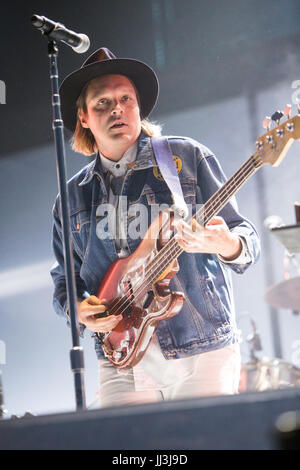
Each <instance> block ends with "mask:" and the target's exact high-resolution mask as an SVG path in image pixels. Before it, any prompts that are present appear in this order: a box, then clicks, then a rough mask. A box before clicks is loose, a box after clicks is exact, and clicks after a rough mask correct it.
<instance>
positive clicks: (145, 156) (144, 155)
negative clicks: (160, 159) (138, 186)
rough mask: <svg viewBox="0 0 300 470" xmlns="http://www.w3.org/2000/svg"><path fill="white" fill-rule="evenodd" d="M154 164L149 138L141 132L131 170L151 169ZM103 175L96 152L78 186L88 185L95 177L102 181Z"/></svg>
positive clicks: (98, 155)
mask: <svg viewBox="0 0 300 470" xmlns="http://www.w3.org/2000/svg"><path fill="white" fill-rule="evenodd" d="M155 164H156V163H155V159H154V155H153V150H152V145H151V137H149V136H148V135H146V134H145V133H144V132H143V131H142V132H141V133H140V136H139V138H138V148H137V155H136V159H135V162H134V166H133V170H143V169H145V168H149V167H153V166H155ZM104 174H105V172H104V170H103V167H102V164H101V158H100V154H99V152H98V153H97V156H96V158H95V160H93V161H92V162H91V163H90V164H89V165H87V166H86V167H85V175H84V178H83V180H82V181H81V182H80V183H79V186H83V185H85V184H87V183H89V182H90V181H91V180H92V178H93V177H94V176H95V175H97V176H99V177H100V178H101V179H103V178H104Z"/></svg>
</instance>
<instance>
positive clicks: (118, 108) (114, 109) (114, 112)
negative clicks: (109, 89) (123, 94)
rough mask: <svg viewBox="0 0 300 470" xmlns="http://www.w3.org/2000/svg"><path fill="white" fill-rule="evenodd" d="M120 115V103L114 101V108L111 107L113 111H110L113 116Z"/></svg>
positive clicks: (121, 110)
mask: <svg viewBox="0 0 300 470" xmlns="http://www.w3.org/2000/svg"><path fill="white" fill-rule="evenodd" d="M120 113H123V108H122V106H121V104H120V102H119V101H116V102H115V105H114V107H113V109H112V114H113V116H116V115H118V114H120Z"/></svg>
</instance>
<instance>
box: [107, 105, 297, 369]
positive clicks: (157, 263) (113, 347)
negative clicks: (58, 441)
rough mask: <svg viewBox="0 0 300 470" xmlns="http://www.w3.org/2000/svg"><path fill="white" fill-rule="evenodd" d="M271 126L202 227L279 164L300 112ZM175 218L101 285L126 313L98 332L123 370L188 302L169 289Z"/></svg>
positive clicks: (164, 217) (152, 232) (162, 222)
mask: <svg viewBox="0 0 300 470" xmlns="http://www.w3.org/2000/svg"><path fill="white" fill-rule="evenodd" d="M281 115H282V113H281ZM280 117H281V116H280ZM278 122H279V120H278ZM278 122H277V123H278ZM266 127H267V129H268V130H267V132H266V133H264V134H263V135H262V136H261V137H259V138H258V139H257V141H256V150H255V152H254V154H253V155H252V156H251V157H250V158H249V159H248V160H247V161H246V162H245V163H244V164H243V165H242V166H241V168H240V169H239V170H238V171H237V172H236V173H235V174H234V175H233V176H232V177H231V178H230V179H229V180H228V181H227V182H226V183H225V184H224V185H223V186H222V187H221V188H220V189H219V190H218V191H217V192H216V193H215V194H214V195H213V196H211V197H210V199H209V200H208V201H207V202H206V203H205V204H204V205H203V206H201V209H200V210H198V211H197V212H196V213H195V214H194V215H193V217H192V218H194V219H196V220H197V221H198V222H199V223H200V224H202V226H205V225H206V224H207V223H208V222H209V221H210V220H211V218H212V217H214V216H215V215H217V214H218V213H219V212H220V210H221V209H222V208H223V207H224V206H225V205H226V204H227V202H228V201H229V200H230V198H231V197H232V196H233V195H234V194H235V193H236V192H237V191H238V190H239V189H240V188H241V187H242V186H243V185H244V183H245V182H246V181H247V180H248V179H249V178H250V177H251V176H252V175H254V174H255V173H256V171H257V170H258V169H259V168H261V167H262V166H263V165H265V164H266V163H270V164H271V165H272V166H274V167H276V166H278V165H279V164H280V163H281V161H282V159H283V158H284V156H285V155H286V153H287V151H288V149H289V147H290V145H291V144H292V142H293V141H294V140H299V138H300V116H299V115H296V116H294V117H291V118H289V116H288V119H287V120H286V121H285V122H283V123H282V124H280V125H277V126H276V127H275V128H273V129H270V128H269V126H268V125H267V126H266ZM173 217H174V216H173V214H172V212H171V211H165V212H160V213H159V214H158V216H157V218H156V219H155V220H154V222H153V223H152V224H151V225H150V226H149V228H148V230H147V232H146V234H145V237H144V238H143V240H142V241H141V243H140V245H139V246H138V248H137V249H136V250H135V252H134V253H132V254H131V255H130V256H128V257H127V258H124V259H120V260H117V261H115V262H114V263H113V264H112V265H111V266H110V268H109V270H108V271H107V273H106V275H105V277H104V279H103V281H102V283H101V285H100V287H99V291H98V297H99V299H107V311H106V315H119V314H122V317H123V318H122V319H121V321H120V322H119V323H118V325H117V326H116V327H115V328H114V329H113V330H112V331H110V332H107V333H101V334H98V335H99V337H100V339H101V342H102V346H103V350H104V353H105V355H106V357H107V358H108V359H109V361H110V362H111V363H112V364H113V365H114V366H116V367H117V368H119V369H126V368H129V367H133V366H134V365H136V364H137V363H138V362H139V361H140V360H141V358H142V357H143V355H144V354H145V351H146V349H147V347H148V345H149V343H150V340H151V338H152V335H153V334H154V332H155V330H156V328H157V325H158V323H159V322H160V321H161V320H165V319H167V318H171V317H173V316H174V315H177V314H178V313H179V312H180V310H181V308H182V305H183V302H184V300H185V298H184V294H183V293H181V292H171V290H170V287H169V283H170V280H171V279H172V277H173V276H174V275H176V273H177V272H178V270H179V266H178V261H177V259H178V257H179V256H180V255H181V253H182V252H183V249H182V248H181V247H180V246H179V245H178V243H177V242H176V240H175V238H174V224H173V222H174V218H173ZM190 221H191V220H190ZM99 316H102V314H99Z"/></svg>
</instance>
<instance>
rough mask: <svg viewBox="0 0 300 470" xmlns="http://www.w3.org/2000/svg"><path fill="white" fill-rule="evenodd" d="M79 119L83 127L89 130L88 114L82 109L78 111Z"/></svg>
mask: <svg viewBox="0 0 300 470" xmlns="http://www.w3.org/2000/svg"><path fill="white" fill-rule="evenodd" d="M78 117H79V121H80V124H81V125H82V127H85V128H86V129H89V126H88V125H87V122H86V121H87V118H86V114H85V113H84V111H83V110H82V109H80V110H79V111H78Z"/></svg>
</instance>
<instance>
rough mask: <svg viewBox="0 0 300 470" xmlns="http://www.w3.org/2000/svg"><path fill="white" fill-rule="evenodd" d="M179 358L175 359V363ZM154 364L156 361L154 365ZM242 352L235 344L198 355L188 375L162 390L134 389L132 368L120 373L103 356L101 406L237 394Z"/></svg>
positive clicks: (100, 364)
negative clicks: (191, 371)
mask: <svg viewBox="0 0 300 470" xmlns="http://www.w3.org/2000/svg"><path fill="white" fill-rule="evenodd" d="M180 360H181V359H175V360H173V361H174V362H176V361H180ZM153 367H154V368H155V367H157V364H153ZM240 368H241V355H240V348H239V345H238V344H233V345H230V346H227V347H226V348H223V349H217V350H215V351H210V352H207V353H202V354H199V355H197V361H196V367H195V370H194V372H193V374H192V375H191V376H189V377H188V378H186V379H184V380H179V381H178V382H176V381H175V382H174V384H173V385H171V386H168V387H166V388H162V389H149V390H144V391H136V389H135V380H134V374H133V371H132V369H131V370H129V371H127V373H126V374H123V373H120V372H119V371H118V370H117V369H116V368H115V367H114V366H113V365H112V364H111V363H110V362H109V361H107V360H106V359H99V382H100V383H99V399H100V406H101V407H107V406H118V405H135V404H139V403H150V402H158V401H162V400H177V399H178V400H180V399H184V398H195V397H203V396H212V395H232V394H235V393H238V386H239V380H240Z"/></svg>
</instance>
